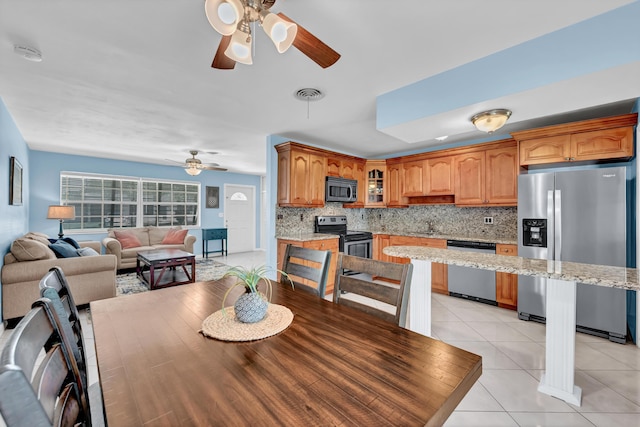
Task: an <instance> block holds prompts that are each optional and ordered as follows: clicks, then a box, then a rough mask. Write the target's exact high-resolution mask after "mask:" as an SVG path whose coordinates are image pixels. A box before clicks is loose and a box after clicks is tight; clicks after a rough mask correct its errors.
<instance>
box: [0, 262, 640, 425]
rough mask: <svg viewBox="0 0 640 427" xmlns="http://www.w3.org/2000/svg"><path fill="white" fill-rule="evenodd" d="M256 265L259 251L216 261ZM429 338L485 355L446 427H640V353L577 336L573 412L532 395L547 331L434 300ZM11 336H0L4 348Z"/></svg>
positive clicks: (497, 313)
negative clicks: (577, 397) (577, 390)
mask: <svg viewBox="0 0 640 427" xmlns="http://www.w3.org/2000/svg"><path fill="white" fill-rule="evenodd" d="M214 259H217V260H219V261H220V262H223V263H225V264H229V265H249V266H250V265H259V264H262V263H264V261H265V253H264V252H263V251H255V252H248V253H243V254H230V255H228V256H216V257H214ZM432 309H433V318H432V319H433V328H432V332H433V337H434V338H437V339H441V340H443V341H445V342H447V343H449V344H451V345H455V346H456V347H460V348H463V349H466V350H468V351H471V352H473V353H476V354H479V355H481V356H482V364H483V373H482V376H481V377H480V379H479V380H478V382H477V383H476V384H475V385H474V386H473V388H472V389H471V391H470V392H469V393H468V394H467V396H466V397H465V398H464V399H463V400H462V402H461V403H460V405H459V406H458V408H457V409H456V411H455V412H454V413H453V414H452V415H451V417H450V418H449V420H448V421H447V423H446V424H445V426H447V427H452V426H491V427H498V426H558V427H560V426H562V427H571V426H602V427H614V426H620V427H637V426H640V348H638V347H636V346H634V345H633V344H627V345H621V344H615V343H611V342H609V341H608V340H605V339H602V338H598V337H594V336H591V335H586V334H581V333H579V334H577V335H576V380H575V381H576V384H577V385H578V386H580V387H582V393H583V394H582V406H580V407H577V406H574V405H570V404H567V403H565V402H563V401H561V400H558V399H555V398H552V397H549V396H547V395H545V394H542V393H539V392H538V391H537V387H538V382H539V380H540V376H541V375H542V373H543V370H544V359H545V354H544V348H545V327H544V325H541V324H538V323H534V322H524V321H521V320H519V319H518V317H517V315H516V313H515V312H514V311H511V310H505V309H501V308H498V307H493V306H489V305H486V304H481V303H475V302H472V301H467V300H463V299H458V298H453V297H448V296H445V295H439V294H433V299H432ZM82 321H83V330H84V331H86V332H85V333H86V334H87V336H86V340H87V347H88V348H89V349H91V350H89V351H88V356H89V358H88V360H89V381H90V382H91V383H92V382H95V381H97V366H96V358H95V352H94V351H93V345H92V343H93V331H92V328H91V325H90V323H89V320H88V318H87V317H86V315H85V316H83V319H82ZM9 333H10V331H5V332H4V333H3V334H2V336H1V337H0V345H4V343H5V342H6V339H7V337H8V335H9Z"/></svg>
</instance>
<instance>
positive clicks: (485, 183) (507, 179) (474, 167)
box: [454, 143, 518, 206]
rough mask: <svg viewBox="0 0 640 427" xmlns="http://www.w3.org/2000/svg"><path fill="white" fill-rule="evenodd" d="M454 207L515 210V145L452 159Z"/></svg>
mask: <svg viewBox="0 0 640 427" xmlns="http://www.w3.org/2000/svg"><path fill="white" fill-rule="evenodd" d="M454 166H455V204H456V205H460V206H465V205H466V206H516V205H517V204H518V159H517V148H516V146H515V144H514V143H510V144H505V146H504V147H500V148H492V149H487V150H479V151H472V152H468V153H464V154H460V155H458V156H456V157H455V162H454Z"/></svg>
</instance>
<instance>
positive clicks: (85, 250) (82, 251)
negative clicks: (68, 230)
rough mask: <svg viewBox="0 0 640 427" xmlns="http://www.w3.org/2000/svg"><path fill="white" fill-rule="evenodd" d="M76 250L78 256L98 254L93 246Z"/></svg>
mask: <svg viewBox="0 0 640 427" xmlns="http://www.w3.org/2000/svg"><path fill="white" fill-rule="evenodd" d="M76 252H77V253H78V255H80V256H96V255H100V254H99V253H98V252H96V251H95V250H94V249H93V248H80V249H76Z"/></svg>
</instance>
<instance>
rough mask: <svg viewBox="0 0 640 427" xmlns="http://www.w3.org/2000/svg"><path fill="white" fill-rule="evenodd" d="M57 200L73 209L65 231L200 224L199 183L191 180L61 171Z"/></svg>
mask: <svg viewBox="0 0 640 427" xmlns="http://www.w3.org/2000/svg"><path fill="white" fill-rule="evenodd" d="M60 202H61V203H62V204H66V205H70V206H74V207H75V208H76V218H75V219H74V220H67V221H65V228H66V229H68V230H100V229H105V228H118V227H120V228H126V227H146V226H158V227H162V226H167V227H169V226H175V225H181V226H198V225H199V224H200V221H199V211H200V184H199V183H193V182H182V181H157V180H152V179H147V178H121V177H110V176H104V175H87V174H75V173H62V174H60Z"/></svg>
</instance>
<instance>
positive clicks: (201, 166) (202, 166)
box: [167, 150, 227, 176]
mask: <svg viewBox="0 0 640 427" xmlns="http://www.w3.org/2000/svg"><path fill="white" fill-rule="evenodd" d="M189 154H191V156H192V157H191V158H188V159H186V160H185V161H184V163H181V162H176V161H175V160H169V159H167V160H168V161H170V162H174V163H179V164H180V167H182V168H184V170H185V172H186V173H188V174H189V175H191V176H196V175H200V172H202V171H203V170H209V171H226V170H227V169H225V168H221V167H219V166H220V165H219V164H217V163H202V161H201V160H200V159H196V155H198V150H190V151H189Z"/></svg>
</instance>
